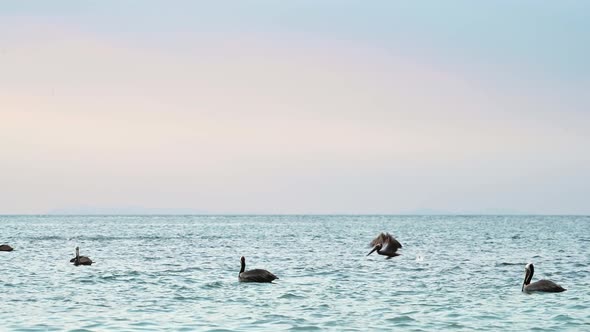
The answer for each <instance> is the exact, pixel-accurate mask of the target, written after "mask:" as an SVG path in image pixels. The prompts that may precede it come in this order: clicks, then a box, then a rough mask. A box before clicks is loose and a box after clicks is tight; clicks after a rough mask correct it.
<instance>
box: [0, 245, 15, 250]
mask: <svg viewBox="0 0 590 332" xmlns="http://www.w3.org/2000/svg"><path fill="white" fill-rule="evenodd" d="M0 251H12V247H11V246H9V245H8V244H3V245H0Z"/></svg>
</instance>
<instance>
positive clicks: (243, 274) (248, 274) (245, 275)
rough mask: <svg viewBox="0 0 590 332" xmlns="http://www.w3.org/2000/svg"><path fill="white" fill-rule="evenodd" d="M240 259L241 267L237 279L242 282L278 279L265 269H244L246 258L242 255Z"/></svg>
mask: <svg viewBox="0 0 590 332" xmlns="http://www.w3.org/2000/svg"><path fill="white" fill-rule="evenodd" d="M240 261H241V263H242V268H241V269H240V273H239V274H238V279H239V280H240V281H242V282H272V281H273V280H275V279H279V277H277V276H275V275H274V274H272V273H270V272H268V271H267V270H262V269H254V270H249V271H244V270H245V269H246V258H245V257H244V256H242V257H241V258H240Z"/></svg>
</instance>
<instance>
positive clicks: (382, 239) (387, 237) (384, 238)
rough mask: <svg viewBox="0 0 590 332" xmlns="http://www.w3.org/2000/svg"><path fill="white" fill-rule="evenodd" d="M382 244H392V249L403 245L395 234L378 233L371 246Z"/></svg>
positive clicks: (385, 245) (386, 245)
mask: <svg viewBox="0 0 590 332" xmlns="http://www.w3.org/2000/svg"><path fill="white" fill-rule="evenodd" d="M378 244H380V245H382V246H383V247H389V246H391V248H392V249H395V250H397V249H399V248H401V247H402V244H401V243H399V241H398V240H396V239H395V238H394V237H393V235H391V234H389V233H381V234H379V235H377V237H376V238H374V239H373V241H371V244H370V246H371V247H374V246H376V245H378Z"/></svg>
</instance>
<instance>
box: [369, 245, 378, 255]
mask: <svg viewBox="0 0 590 332" xmlns="http://www.w3.org/2000/svg"><path fill="white" fill-rule="evenodd" d="M375 250H377V246H375V247H373V250H371V252H369V253H368V254H367V256H369V255H370V254H372V253H373V252H374V251H375Z"/></svg>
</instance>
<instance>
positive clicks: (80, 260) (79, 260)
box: [70, 247, 92, 266]
mask: <svg viewBox="0 0 590 332" xmlns="http://www.w3.org/2000/svg"><path fill="white" fill-rule="evenodd" d="M70 263H74V265H76V266H78V265H92V260H91V259H90V258H88V257H86V256H80V247H76V257H74V258H72V259H70Z"/></svg>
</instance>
